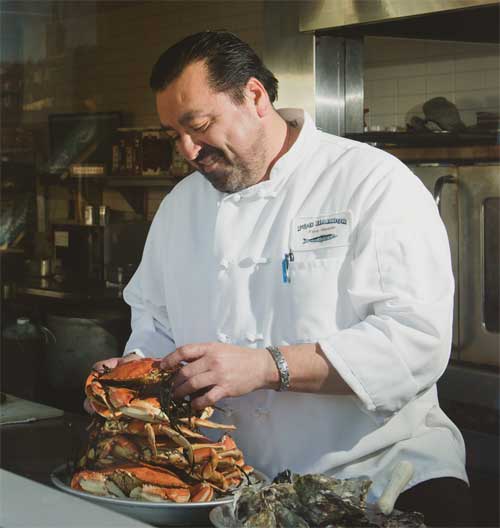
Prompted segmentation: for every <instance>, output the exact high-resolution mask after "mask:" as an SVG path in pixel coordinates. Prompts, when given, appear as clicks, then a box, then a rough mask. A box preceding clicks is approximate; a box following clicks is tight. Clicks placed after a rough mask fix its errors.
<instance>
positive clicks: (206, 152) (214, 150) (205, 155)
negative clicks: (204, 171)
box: [194, 145, 226, 163]
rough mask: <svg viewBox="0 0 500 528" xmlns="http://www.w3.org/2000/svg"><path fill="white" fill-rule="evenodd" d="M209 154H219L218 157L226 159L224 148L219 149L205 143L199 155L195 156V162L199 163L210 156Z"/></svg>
mask: <svg viewBox="0 0 500 528" xmlns="http://www.w3.org/2000/svg"><path fill="white" fill-rule="evenodd" d="M209 156H217V157H218V158H222V159H224V160H225V159H226V156H225V155H224V153H223V152H222V150H219V149H218V148H215V147H212V146H210V145H205V146H204V147H202V149H201V150H200V152H198V156H196V158H195V160H194V161H195V162H196V163H199V162H202V163H203V161H204V160H205V159H206V158H208V157H209Z"/></svg>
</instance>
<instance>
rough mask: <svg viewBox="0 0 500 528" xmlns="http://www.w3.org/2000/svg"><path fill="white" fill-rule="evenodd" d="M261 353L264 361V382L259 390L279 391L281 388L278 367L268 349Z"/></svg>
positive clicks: (263, 349) (262, 350)
mask: <svg viewBox="0 0 500 528" xmlns="http://www.w3.org/2000/svg"><path fill="white" fill-rule="evenodd" d="M259 352H260V355H261V359H262V382H261V386H260V387H259V388H260V389H272V390H278V389H279V387H280V373H279V370H278V367H277V366H276V363H275V361H274V359H273V357H272V356H271V354H270V353H269V351H268V350H267V349H265V348H262V349H259Z"/></svg>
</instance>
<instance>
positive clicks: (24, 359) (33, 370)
mask: <svg viewBox="0 0 500 528" xmlns="http://www.w3.org/2000/svg"><path fill="white" fill-rule="evenodd" d="M43 342H44V337H43V333H42V331H41V329H40V328H39V327H38V326H36V325H34V324H33V323H32V322H31V321H30V320H29V319H28V318H27V317H19V318H18V319H17V320H16V322H15V323H14V324H10V325H8V326H6V327H5V329H4V330H3V332H2V353H1V387H2V391H3V392H8V393H10V394H14V395H16V396H20V397H22V398H27V399H36V398H37V397H38V395H39V394H40V392H41V388H42V387H41V386H42V383H43V380H42V377H41V367H42V363H43Z"/></svg>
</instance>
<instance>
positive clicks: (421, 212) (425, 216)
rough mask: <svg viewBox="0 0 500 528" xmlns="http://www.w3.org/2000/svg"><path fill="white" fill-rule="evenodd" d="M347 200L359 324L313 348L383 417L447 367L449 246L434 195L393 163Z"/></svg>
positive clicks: (349, 287)
mask: <svg viewBox="0 0 500 528" xmlns="http://www.w3.org/2000/svg"><path fill="white" fill-rule="evenodd" d="M387 165H389V167H388V166H387ZM381 173H382V175H381ZM352 203H353V204H354V205H353V208H354V209H357V211H358V218H359V220H358V222H357V224H355V225H353V233H352V241H351V244H353V247H352V248H351V249H352V252H351V254H352V258H351V259H349V260H348V261H347V262H346V265H347V266H349V270H348V274H347V276H348V277H349V278H348V280H347V284H346V285H345V290H344V291H345V296H346V297H347V299H348V302H350V304H351V306H352V309H353V310H354V312H355V313H356V315H357V317H358V318H359V322H358V323H357V324H354V325H353V326H351V327H349V328H345V329H342V330H340V331H338V332H336V333H335V334H333V335H330V336H327V337H326V338H325V339H322V340H320V342H319V343H320V346H321V348H322V350H323V351H324V353H325V354H326V356H327V357H328V359H329V360H330V362H331V363H332V365H333V366H334V367H335V369H336V370H337V371H338V372H339V373H340V375H341V376H342V377H343V379H344V380H345V381H346V382H347V383H348V384H349V385H350V387H351V388H352V390H353V391H354V392H355V394H356V395H357V396H358V398H359V400H360V401H361V402H362V404H363V406H364V407H365V408H366V410H368V411H373V412H374V414H375V415H378V417H380V418H381V419H382V420H385V419H387V418H388V417H390V415H392V414H394V413H396V412H397V411H398V410H399V409H401V408H402V407H403V406H404V405H405V404H407V403H408V402H410V401H411V400H413V399H415V398H416V397H417V396H418V395H419V394H421V393H423V392H424V391H426V390H427V389H428V388H429V387H431V386H432V385H433V384H434V383H435V382H436V381H437V380H438V378H439V377H440V376H441V375H442V373H443V372H444V370H445V368H446V365H447V363H448V361H449V357H450V350H451V338H452V318H453V293H454V279H453V272H452V268H451V258H450V250H449V243H448V237H447V233H446V230H445V227H444V225H443V223H442V221H441V219H440V216H439V212H438V210H437V207H436V204H435V202H434V200H433V198H432V196H431V194H430V193H429V192H428V191H427V190H426V189H425V187H424V186H423V184H422V183H421V182H420V180H419V179H418V178H417V177H416V176H414V175H413V173H411V172H410V171H409V169H408V168H407V167H406V166H404V165H403V164H402V163H400V162H398V161H397V160H393V161H391V162H390V163H389V164H387V163H384V165H383V167H378V169H376V170H374V171H373V172H372V174H370V175H369V176H367V177H366V179H365V180H364V181H363V182H362V184H361V185H360V186H359V188H358V189H357V192H356V193H353V198H352ZM356 204H357V205H356Z"/></svg>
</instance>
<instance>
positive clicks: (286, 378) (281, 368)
mask: <svg viewBox="0 0 500 528" xmlns="http://www.w3.org/2000/svg"><path fill="white" fill-rule="evenodd" d="M266 350H267V351H268V352H269V353H270V354H271V356H272V357H273V359H274V362H275V363H276V367H277V368H278V372H279V375H280V386H279V388H278V391H286V390H288V389H289V388H290V372H289V370H288V363H287V362H286V359H285V357H284V356H283V354H282V353H281V351H280V349H279V348H278V347H275V346H268V347H266Z"/></svg>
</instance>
